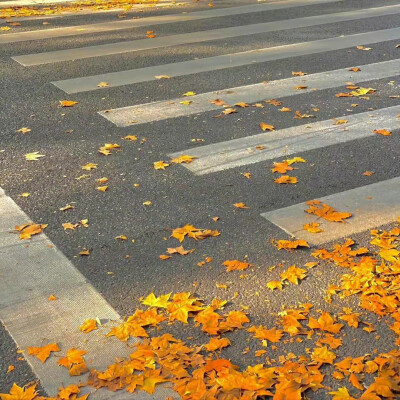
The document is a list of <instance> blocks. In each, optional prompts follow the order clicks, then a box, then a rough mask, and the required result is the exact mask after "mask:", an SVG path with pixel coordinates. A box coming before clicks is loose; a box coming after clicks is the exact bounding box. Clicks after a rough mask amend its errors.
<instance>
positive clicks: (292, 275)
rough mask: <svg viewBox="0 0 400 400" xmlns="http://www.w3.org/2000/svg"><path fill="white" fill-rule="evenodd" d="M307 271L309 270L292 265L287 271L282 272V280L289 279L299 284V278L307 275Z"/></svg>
mask: <svg viewBox="0 0 400 400" xmlns="http://www.w3.org/2000/svg"><path fill="white" fill-rule="evenodd" d="M305 272H307V271H306V270H305V269H302V268H297V267H296V266H295V265H291V266H290V267H289V268H288V269H287V270H286V271H284V272H282V273H281V279H282V281H285V280H287V281H289V282H290V283H293V284H294V285H298V284H299V279H300V280H302V279H304V278H305V277H306V274H305Z"/></svg>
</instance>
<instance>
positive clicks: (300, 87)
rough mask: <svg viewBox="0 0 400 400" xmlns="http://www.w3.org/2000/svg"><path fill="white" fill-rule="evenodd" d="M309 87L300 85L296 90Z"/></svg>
mask: <svg viewBox="0 0 400 400" xmlns="http://www.w3.org/2000/svg"><path fill="white" fill-rule="evenodd" d="M307 88H308V86H305V85H299V86H296V87H295V89H296V90H304V89H307Z"/></svg>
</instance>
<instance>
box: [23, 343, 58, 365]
mask: <svg viewBox="0 0 400 400" xmlns="http://www.w3.org/2000/svg"><path fill="white" fill-rule="evenodd" d="M27 349H28V354H29V355H31V356H36V357H37V358H38V359H39V360H40V361H41V362H42V363H44V362H45V361H46V360H47V359H48V358H49V357H50V354H51V353H52V352H57V351H60V348H59V347H58V344H57V343H50V344H47V345H46V346H42V347H27Z"/></svg>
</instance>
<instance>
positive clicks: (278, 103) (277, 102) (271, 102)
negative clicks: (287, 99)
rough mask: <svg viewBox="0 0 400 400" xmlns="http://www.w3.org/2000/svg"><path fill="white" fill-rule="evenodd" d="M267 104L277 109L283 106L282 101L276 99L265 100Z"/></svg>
mask: <svg viewBox="0 0 400 400" xmlns="http://www.w3.org/2000/svg"><path fill="white" fill-rule="evenodd" d="M265 103H267V104H271V105H273V106H275V107H278V106H281V105H282V104H283V103H282V102H281V101H279V100H276V99H271V100H265Z"/></svg>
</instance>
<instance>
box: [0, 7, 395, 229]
mask: <svg viewBox="0 0 400 400" xmlns="http://www.w3.org/2000/svg"><path fill="white" fill-rule="evenodd" d="M335 3H337V1H336V0H302V1H300V0H284V1H278V2H272V3H262V4H249V5H240V6H238V5H236V6H231V7H225V8H220V9H218V8H217V9H210V10H202V11H194V12H191V13H181V14H172V15H160V16H153V17H146V18H143V19H129V20H121V21H112V22H104V23H95V24H91V25H90V24H89V25H79V26H71V27H61V28H53V29H41V30H38V31H27V32H19V33H10V34H5V35H2V36H0V43H16V42H21V41H30V40H42V39H49V38H60V37H66V38H68V37H70V36H76V35H81V36H82V35H88V34H93V33H97V32H111V31H118V30H128V29H133V28H139V27H149V26H150V27H157V26H159V25H165V24H173V23H190V22H192V21H199V20H210V19H218V18H227V17H234V16H237V15H243V14H252V13H262V12H269V11H276V10H284V9H289V10H290V9H293V8H298V9H301V8H302V7H306V6H310V5H323V4H326V5H328V4H335ZM393 14H400V5H399V4H389V5H383V6H379V7H370V8H357V9H351V10H346V11H341V12H331V13H327V14H322V15H311V16H306V17H299V18H291V19H287V20H278V21H271V22H263V23H257V24H252V25H241V26H231V27H227V28H219V29H211V30H202V31H194V32H192V33H184V34H171V35H167V36H161V37H156V38H154V39H152V40H149V39H137V40H124V41H120V42H114V43H108V44H98V45H93V46H85V47H78V48H76V47H74V48H63V49H60V50H54V51H47V52H40V53H32V54H22V55H17V56H13V57H12V58H13V60H14V61H16V62H18V63H19V64H21V65H22V66H24V67H26V68H29V67H34V66H41V65H45V64H56V63H57V64H58V63H65V62H70V61H75V60H81V59H88V58H90V59H91V60H92V62H97V61H98V60H101V57H104V56H110V55H114V56H117V55H119V54H123V53H134V52H140V51H145V50H156V49H164V48H168V47H174V46H179V45H192V46H195V45H197V44H199V43H202V42H208V41H210V40H215V41H221V40H225V39H230V38H235V37H248V38H249V40H251V37H252V35H257V34H265V35H266V36H267V34H268V33H271V32H279V31H286V30H288V29H291V30H295V29H300V28H310V27H313V26H320V25H327V24H333V23H335V24H337V23H344V22H348V21H352V22H354V23H355V22H357V21H360V20H363V19H368V18H377V17H387V16H390V15H393ZM127 32H128V31H127ZM393 40H400V27H392V28H388V29H377V30H373V31H368V32H362V33H356V34H348V35H343V36H339V37H332V38H326V39H320V40H313V41H309V42H301V43H294V44H291V43H288V44H285V45H280V46H269V47H264V48H258V49H256V50H249V51H244V52H239V53H231V54H224V55H219V56H213V57H205V58H201V57H200V58H196V59H194V60H188V61H183V62H173V63H169V64H161V65H154V66H147V67H144V68H136V69H130V70H122V71H121V70H120V71H115V72H108V73H104V74H98V75H88V76H78V77H74V78H70V79H65V80H57V81H52V82H51V83H52V84H53V85H54V86H56V87H57V88H59V89H61V90H62V91H63V92H65V93H67V94H74V93H84V92H90V91H95V90H100V91H103V92H104V90H108V89H110V88H113V87H120V86H125V85H134V84H138V83H143V82H149V81H154V80H156V79H157V76H159V75H164V76H165V75H166V76H167V77H169V78H172V79H173V78H174V77H180V76H187V75H189V76H191V77H193V78H194V79H195V77H196V74H198V73H202V72H206V71H208V72H213V71H217V70H221V69H228V70H232V69H233V68H235V67H238V66H246V65H247V66H250V67H251V66H253V65H255V64H258V63H268V62H269V61H273V60H283V59H289V58H292V57H297V56H299V55H321V54H325V53H327V52H331V51H335V50H343V49H348V48H352V47H353V46H361V47H363V46H364V45H371V44H375V43H384V42H389V41H393ZM351 67H354V66H353V65H348V66H347V67H346V68H340V69H336V70H329V71H321V72H317V73H312V74H309V75H304V76H294V77H290V78H283V79H279V80H274V81H269V82H262V83H258V84H252V85H244V86H238V87H231V88H227V89H225V90H218V91H213V92H205V93H200V94H197V95H194V96H192V97H191V98H190V106H187V105H184V104H182V102H183V103H184V102H185V97H180V98H173V99H166V100H162V101H156V102H150V103H144V104H136V105H133V106H130V105H126V106H125V107H122V108H116V109H110V110H99V114H100V115H101V116H102V117H104V118H106V119H107V120H108V121H110V122H111V123H113V124H115V125H116V126H118V127H128V126H133V125H140V124H149V123H153V122H156V121H162V120H165V119H174V118H178V117H182V116H186V117H191V116H194V115H200V114H202V113H207V112H211V111H215V110H218V109H221V106H220V107H218V106H216V105H215V104H213V100H215V99H220V100H222V104H225V105H227V104H230V105H233V104H235V103H238V102H245V103H255V102H259V101H263V100H266V99H271V98H287V97H293V96H299V97H301V96H302V97H304V96H307V94H309V93H315V92H316V91H322V90H326V89H333V88H339V87H341V86H343V85H345V83H346V82H351V83H352V84H353V85H355V84H361V83H363V82H368V81H376V80H379V79H385V78H391V77H393V78H396V77H398V74H399V72H400V60H399V59H398V58H395V59H391V60H388V61H381V62H375V63H368V64H361V65H358V68H357V70H356V71H357V72H355V71H352V69H351ZM100 82H106V83H107V84H106V87H99V86H101V85H99V83H100ZM300 85H301V86H303V90H296V87H298V86H300ZM103 92H100V93H103ZM399 112H400V106H392V107H386V108H382V109H378V110H373V111H368V112H362V113H358V114H351V115H346V116H344V117H343V116H340V115H339V116H332V118H335V117H337V118H339V117H340V118H344V119H346V120H348V121H349V123H348V124H346V128H345V129H343V127H342V126H339V125H333V124H332V121H331V120H326V121H320V122H314V123H311V124H305V125H301V126H296V127H289V128H286V129H282V130H279V129H278V130H276V131H275V132H273V133H270V132H267V133H261V134H259V133H258V132H256V131H255V130H254V131H252V132H251V134H250V135H249V136H245V137H242V138H239V139H233V140H228V141H223V142H219V143H215V144H211V145H204V146H200V147H197V148H194V149H191V148H189V149H185V148H183V149H182V150H180V151H178V152H176V151H175V152H170V153H169V156H170V157H171V158H174V157H176V156H178V155H179V154H182V153H190V154H192V155H193V156H194V157H196V159H195V161H194V162H192V163H190V164H185V165H184V167H186V168H187V169H188V170H189V171H191V172H192V173H193V174H194V175H198V176H200V175H205V174H210V173H214V172H220V171H224V170H227V169H231V168H238V167H241V166H245V165H250V164H255V163H259V162H262V161H267V160H272V159H274V158H278V157H280V156H281V155H282V151H283V150H284V149H286V150H285V154H286V155H288V154H297V153H299V152H303V153H304V152H306V151H308V150H312V149H317V148H323V147H327V146H334V145H335V144H337V143H343V142H347V141H353V140H362V139H363V138H367V137H370V136H373V135H374V130H376V129H379V128H382V126H384V127H385V129H388V130H396V129H398V127H399V119H398V115H399ZM257 146H261V147H262V150H255V149H256V147H257ZM395 184H396V185H398V182H397V181H396V183H395ZM263 215H264V216H266V215H267V214H263ZM320 237H323V235H321V236H320Z"/></svg>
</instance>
